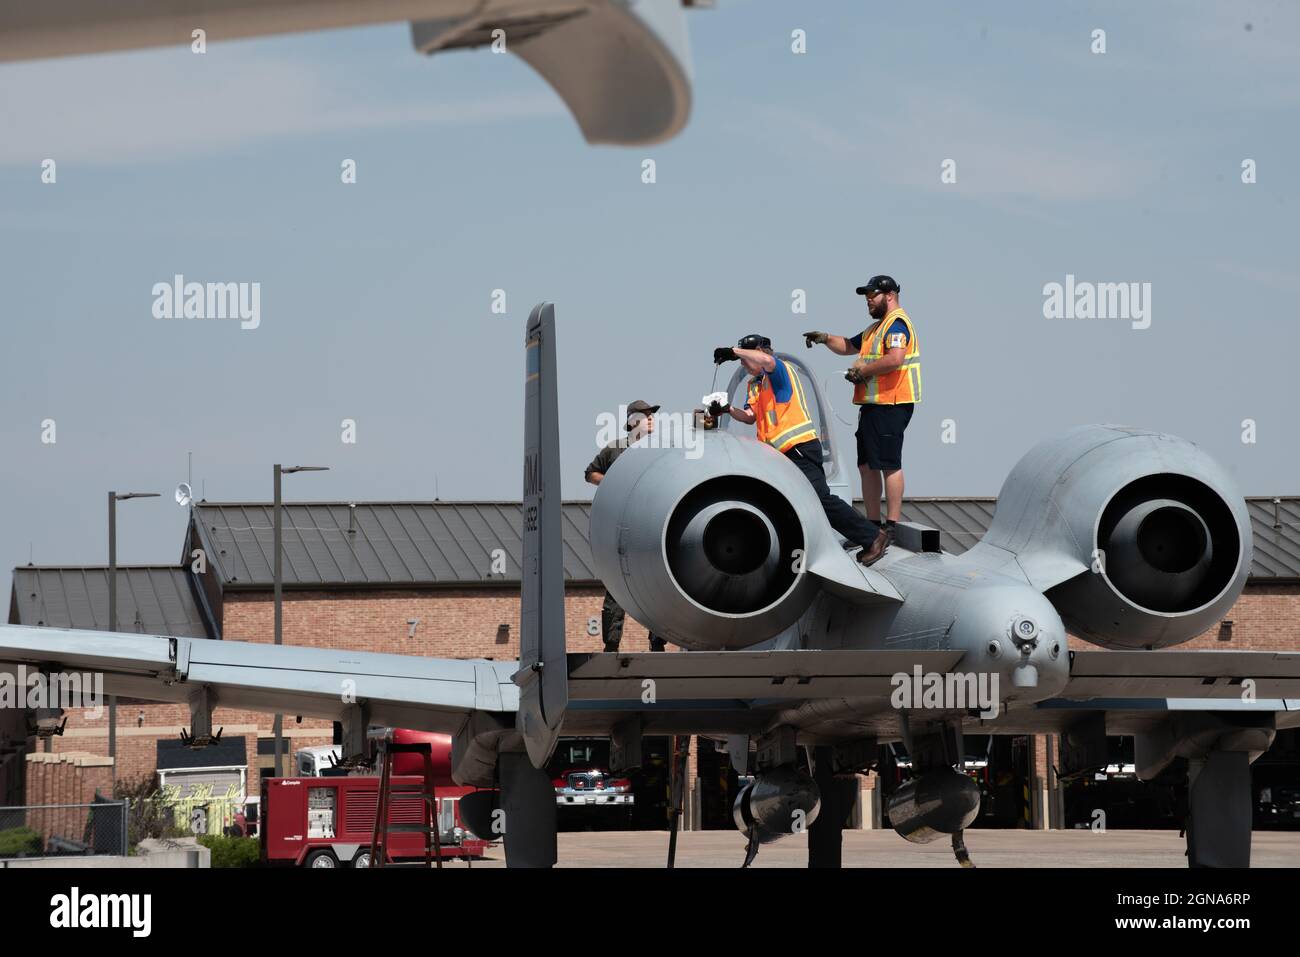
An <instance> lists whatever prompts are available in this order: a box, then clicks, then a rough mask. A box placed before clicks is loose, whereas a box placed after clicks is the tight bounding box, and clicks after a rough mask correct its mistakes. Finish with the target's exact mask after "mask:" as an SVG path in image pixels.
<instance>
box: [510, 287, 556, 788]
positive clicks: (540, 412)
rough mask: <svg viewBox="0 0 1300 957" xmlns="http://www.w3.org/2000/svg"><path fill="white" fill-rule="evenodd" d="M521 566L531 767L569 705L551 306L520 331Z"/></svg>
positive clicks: (522, 692) (522, 690) (520, 675)
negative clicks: (521, 349)
mask: <svg viewBox="0 0 1300 957" xmlns="http://www.w3.org/2000/svg"><path fill="white" fill-rule="evenodd" d="M524 355H525V360H524V495H523V530H522V532H523V539H524V547H523V570H522V572H521V574H520V610H519V623H520V627H519V671H518V672H516V673H515V683H516V684H517V685H519V731H520V733H521V734H522V736H523V739H524V744H525V746H526V747H527V748H528V757H529V759H530V760H531V761H532V763H533V766H534V767H538V768H540V767H542V766H543V765H545V764H546V761H547V760H548V759H549V758H550V756H551V752H552V751H553V750H554V749H555V741H556V738H557V737H558V736H559V732H560V723H561V721H563V719H564V710H565V708H566V707H567V706H568V703H569V685H568V674H567V673H566V659H565V646H564V564H563V563H564V554H563V546H562V541H561V537H560V536H561V528H560V522H561V520H562V515H561V511H560V462H559V457H560V422H559V403H558V401H557V397H556V384H555V306H553V305H552V304H551V303H549V302H543V303H539V304H538V305H537V306H535V307H533V311H532V313H531V314H530V315H529V317H528V327H527V332H526V334H525V337H524Z"/></svg>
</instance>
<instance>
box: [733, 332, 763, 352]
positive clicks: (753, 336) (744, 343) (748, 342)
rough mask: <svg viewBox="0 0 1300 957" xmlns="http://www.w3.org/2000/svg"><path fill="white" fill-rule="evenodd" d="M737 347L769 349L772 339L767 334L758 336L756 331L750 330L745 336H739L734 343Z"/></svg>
mask: <svg viewBox="0 0 1300 957" xmlns="http://www.w3.org/2000/svg"><path fill="white" fill-rule="evenodd" d="M736 348H737V349H771V348H772V340H771V339H769V338H768V337H767V336H760V335H759V334H758V333H757V332H751V333H750V334H749V335H747V336H741V337H740V341H739V342H737V343H736Z"/></svg>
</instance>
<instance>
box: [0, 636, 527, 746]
mask: <svg viewBox="0 0 1300 957" xmlns="http://www.w3.org/2000/svg"><path fill="white" fill-rule="evenodd" d="M0 662H6V663H12V664H14V665H19V664H24V665H27V666H28V668H29V669H34V668H48V669H50V670H57V671H60V672H94V673H100V674H103V675H104V693H105V694H117V695H124V696H129V697H136V698H143V699H146V700H150V701H170V702H189V701H193V700H194V699H195V698H196V696H197V695H199V694H200V693H201V692H204V691H206V692H210V693H211V694H210V696H211V697H212V698H214V699H215V704H216V705H217V706H219V707H230V708H247V709H249V710H253V711H264V712H268V713H285V714H294V715H304V716H310V717H313V718H324V719H327V720H332V721H341V720H343V719H344V717H345V716H346V715H347V713H348V712H349V710H350V709H351V707H352V706H353V705H354V704H359V705H361V706H362V707H363V708H364V709H365V713H366V716H367V718H368V720H369V721H370V722H372V723H375V724H384V725H389V726H392V727H402V728H414V729H418V730H423V731H442V732H447V733H452V732H455V731H457V730H459V729H460V728H461V727H462V726H464V725H465V723H466V722H467V721H468V719H469V716H470V714H471V713H472V712H475V711H482V712H492V713H503V712H504V713H510V715H511V720H513V712H514V711H515V710H516V709H517V707H518V705H519V693H518V688H517V687H516V686H515V684H514V683H513V682H512V681H511V680H510V676H511V674H512V673H513V672H514V670H515V668H516V667H517V665H516V663H515V662H513V661H481V660H480V661H457V660H451V659H440V658H418V657H414V656H408V655H389V654H377V653H374V652H363V651H349V650H344V649H334V648H305V647H300V646H293V645H280V646H278V647H277V646H276V645H267V644H262V643H259V642H246V641H217V640H213V639H208V638H172V637H166V636H154V635H132V634H123V633H115V632H102V631H83V630H66V629H60V628H35V627H27V626H22V625H3V626H0Z"/></svg>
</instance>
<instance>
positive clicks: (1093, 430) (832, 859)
mask: <svg viewBox="0 0 1300 957" xmlns="http://www.w3.org/2000/svg"><path fill="white" fill-rule="evenodd" d="M525 355H526V361H525V417H526V427H525V453H524V479H523V528H522V530H521V533H522V537H523V561H522V568H523V573H522V574H523V579H522V587H521V601H522V604H521V629H520V649H521V650H520V658H519V661H518V662H517V663H515V662H493V661H460V660H447V659H436V658H417V657H409V656H402V655H388V654H374V653H367V652H359V651H350V650H348V649H322V648H304V647H292V646H280V647H276V646H271V645H265V644H257V643H249V642H235V641H212V640H204V639H190V638H183V637H169V636H146V635H136V634H120V633H107V632H93V631H67V630H60V629H51V628H32V627H19V626H6V627H0V661H5V662H13V663H15V664H19V663H22V664H26V665H28V666H29V667H32V666H34V667H36V668H41V669H45V670H47V671H54V670H58V669H76V670H93V671H98V672H102V673H103V674H104V675H105V690H106V691H107V693H110V694H119V695H129V696H131V697H138V698H145V699H151V700H159V701H173V702H183V703H188V705H189V707H190V710H191V722H192V728H191V729H190V734H189V738H190V740H192V741H193V743H194V745H195V746H202V745H203V744H204V743H205V742H207V741H210V740H211V739H212V737H213V733H212V732H213V729H212V709H213V708H214V707H217V706H218V705H222V706H227V707H233V708H247V709H252V710H261V711H267V712H278V713H290V714H300V715H310V716H313V717H320V718H327V719H332V720H335V721H340V722H342V724H343V728H344V748H345V751H346V752H347V753H349V754H359V753H362V751H363V749H364V745H365V735H366V729H367V727H368V726H370V725H373V724H385V725H391V726H400V727H407V728H418V729H425V730H431V731H443V732H448V733H450V734H452V735H453V748H452V763H453V776H454V777H455V779H456V780H457V781H459V782H461V783H462V784H466V785H477V786H481V787H483V788H488V789H493V790H491V791H485V792H483V793H484V794H485V795H486V797H485V800H486V801H490V802H495V804H496V805H497V806H499V808H500V809H501V810H503V811H504V812H505V814H504V818H503V820H504V825H505V828H504V840H505V848H506V859H507V863H508V864H509V865H511V866H550V865H551V864H553V863H554V862H555V860H556V839H555V801H554V793H553V790H552V786H551V782H550V780H549V777H548V775H547V774H546V773H545V772H544V770H542V768H543V767H544V765H545V763H546V760H547V758H548V757H549V756H550V754H551V752H552V750H553V748H554V746H555V742H556V740H557V738H558V736H559V735H560V734H568V735H592V734H600V735H609V736H610V738H611V743H612V748H611V751H612V753H613V756H614V764H615V768H616V769H621V768H627V767H635V766H637V765H638V764H639V763H640V741H641V736H642V735H644V734H701V735H705V736H708V737H711V738H714V739H716V740H720V741H725V742H726V745H727V748H728V750H729V752H730V755H731V760H732V762H733V764H735V766H736V767H737V769H738V770H740V771H742V772H744V773H746V774H748V775H753V781H752V783H751V784H749V785H748V786H747V787H746V788H745V789H744V790H743V791H742V792H741V794H740V795H739V797H738V799H737V802H736V808H735V815H736V819H737V823H738V826H739V827H740V828H741V829H742V830H743V831H744V832H745V833H746V835H747V837H748V852H749V853H748V856H747V860H748V858H749V857H752V855H753V853H754V852H755V851H756V850H757V848H758V846H759V845H760V844H762V843H764V842H767V841H771V840H775V839H777V838H779V837H781V836H783V835H786V834H790V833H793V832H796V831H799V830H801V829H802V828H804V827H807V828H808V833H809V863H810V865H813V866H836V865H838V863H839V860H840V850H839V849H840V827H841V825H842V821H843V819H844V816H845V814H844V812H845V811H846V806H845V804H844V801H845V799H846V791H847V790H848V789H846V788H845V787H844V786H843V783H844V782H846V781H851V780H853V778H852V775H853V774H855V773H856V772H860V771H865V770H867V769H869V768H871V767H873V766H877V765H878V763H879V762H880V761H881V760H882V757H881V755H882V750H881V746H882V745H887V744H890V743H892V742H902V743H903V744H904V745H905V746H906V748H907V750H908V753H909V756H910V759H911V762H912V779H911V780H910V781H909V782H908V783H907V784H905V785H903V786H902V787H899V788H897V789H896V790H894V791H893V792H892V793H891V794H889V795H888V797H887V806H888V810H889V814H890V818H891V822H892V823H893V825H894V827H895V829H896V830H897V831H898V832H899V833H900V834H901V835H902V836H904V837H905V838H907V839H909V840H911V841H916V842H925V841H930V840H934V839H936V838H939V837H942V836H950V837H951V839H952V842H953V848H954V851H955V853H956V855H957V858H958V860H960V861H962V862H963V863H966V862H967V861H968V857H967V855H966V854H965V849H964V846H963V844H962V831H963V829H964V828H965V827H966V826H967V825H969V824H970V823H971V821H972V820H973V818H974V816H975V815H976V813H977V812H978V807H979V796H978V794H977V793H976V791H975V786H974V784H973V782H971V781H970V780H969V779H968V778H966V777H965V776H964V775H962V774H961V773H960V772H959V771H958V770H957V769H958V767H959V766H960V764H961V762H962V759H963V755H962V748H961V735H962V734H963V732H970V733H978V734H1031V733H1034V734H1036V733H1055V734H1060V735H1062V736H1063V737H1062V742H1063V744H1062V754H1061V768H1060V770H1061V772H1062V773H1065V774H1069V773H1074V772H1079V771H1082V770H1084V769H1087V768H1093V767H1100V766H1102V765H1104V764H1105V763H1106V760H1107V758H1106V753H1105V744H1106V736H1107V735H1120V734H1123V735H1133V736H1134V737H1135V739H1136V764H1137V770H1138V774H1139V776H1141V777H1143V778H1151V777H1152V776H1154V775H1155V774H1157V773H1158V772H1159V771H1160V770H1161V769H1163V768H1164V767H1166V766H1167V765H1169V764H1170V763H1171V762H1172V761H1173V760H1174V759H1175V758H1179V757H1182V758H1185V759H1187V760H1188V762H1189V778H1190V782H1191V783H1190V794H1189V804H1190V815H1189V823H1188V828H1187V846H1188V857H1189V863H1191V864H1192V865H1194V866H1196V865H1200V866H1244V865H1247V864H1248V863H1249V860H1250V839H1251V808H1250V762H1251V761H1253V760H1254V759H1255V758H1256V757H1258V755H1259V754H1260V753H1262V752H1263V751H1264V750H1266V749H1267V748H1268V747H1269V745H1270V743H1271V742H1272V740H1273V737H1274V734H1275V732H1276V730H1277V729H1279V728H1283V727H1294V726H1297V725H1300V653H1296V654H1281V653H1272V652H1238V651H1195V652H1180V651H1169V650H1163V649H1166V648H1168V647H1169V646H1172V645H1176V644H1178V643H1180V642H1184V641H1187V640H1188V639H1190V638H1192V637H1193V636H1195V635H1197V634H1200V633H1202V632H1204V631H1205V630H1206V628H1207V627H1209V626H1210V625H1211V624H1212V623H1213V622H1214V621H1216V620H1218V619H1219V618H1220V617H1221V616H1222V615H1223V614H1224V613H1225V612H1227V610H1228V609H1229V608H1230V607H1231V606H1232V604H1233V602H1234V601H1235V599H1236V598H1237V596H1238V594H1239V593H1240V592H1241V589H1242V587H1243V585H1244V583H1245V580H1246V576H1247V571H1248V567H1249V560H1250V551H1251V533H1250V524H1249V521H1248V519H1247V514H1246V508H1245V503H1244V501H1243V500H1242V498H1241V496H1240V495H1238V494H1237V492H1236V491H1235V490H1234V488H1233V483H1232V481H1231V479H1230V478H1229V477H1228V475H1227V474H1226V473H1225V472H1224V471H1223V470H1222V469H1221V468H1220V467H1219V466H1218V465H1217V464H1216V463H1215V462H1214V461H1212V460H1211V459H1210V458H1209V457H1208V456H1207V455H1205V453H1203V452H1202V451H1200V450H1199V449H1198V448H1197V447H1196V446H1194V445H1192V444H1190V443H1188V442H1185V441H1183V440H1182V439H1178V438H1174V437H1173V436H1169V435H1162V434H1159V433H1155V432H1148V431H1145V430H1141V429H1133V428H1126V427H1117V426H1088V427H1084V428H1077V429H1072V430H1070V431H1068V432H1065V433H1064V434H1062V435H1061V436H1059V437H1057V438H1054V439H1049V440H1047V441H1045V442H1042V443H1040V444H1039V445H1037V446H1035V447H1034V448H1033V449H1032V450H1030V452H1029V453H1028V454H1026V455H1025V457H1024V458H1023V459H1022V460H1021V461H1020V462H1019V463H1018V464H1017V465H1016V466H1015V468H1014V469H1013V470H1012V471H1011V474H1010V475H1009V476H1008V478H1007V480H1006V482H1005V484H1004V485H1003V487H1002V490H1001V494H1000V495H999V496H998V502H997V509H996V513H995V516H994V519H993V522H992V525H991V527H990V529H989V531H988V533H987V534H986V535H985V536H984V538H983V540H982V541H981V542H980V543H979V544H977V545H976V546H975V547H974V548H972V549H971V550H969V551H968V552H966V553H965V554H963V555H960V556H953V555H950V554H947V553H945V552H943V551H942V549H941V547H940V542H939V534H938V532H937V531H936V530H934V529H926V528H922V527H919V526H906V527H902V528H901V529H900V536H899V540H898V543H897V544H896V545H894V546H892V547H891V548H890V550H889V552H888V553H887V554H886V556H885V557H884V558H883V559H882V560H881V561H879V562H878V563H877V564H875V565H874V566H872V567H871V568H869V569H866V568H863V567H862V566H861V565H859V564H858V563H857V562H855V561H854V560H853V559H852V558H851V557H850V556H849V555H848V553H847V552H846V551H845V549H844V547H843V543H842V542H841V541H840V540H839V538H838V536H836V535H835V534H834V533H833V532H832V530H831V528H830V527H829V525H828V524H827V522H826V519H825V516H824V514H823V512H822V510H821V508H820V506H819V504H818V501H817V498H816V496H815V494H814V493H813V491H812V488H811V487H810V486H809V484H808V482H807V480H806V479H805V478H804V477H803V475H802V474H801V473H800V472H799V471H798V470H797V469H796V468H795V467H794V466H793V465H792V464H791V463H790V462H789V461H788V460H786V459H785V457H784V456H782V455H780V454H778V453H777V452H776V451H775V450H773V449H771V448H770V447H768V446H765V445H762V444H760V443H758V442H757V441H755V440H753V439H749V438H743V437H740V436H737V435H735V434H731V433H729V432H727V431H724V430H717V431H709V432H705V433H704V434H703V435H702V436H700V437H701V438H702V442H703V444H702V446H698V447H696V448H694V449H692V448H663V447H660V448H656V447H652V446H651V445H650V444H649V442H647V441H644V440H643V441H642V442H641V443H638V444H637V445H634V446H633V447H632V448H630V449H628V451H627V452H625V453H624V454H623V455H622V456H621V457H620V458H619V461H618V463H617V464H616V467H615V468H612V469H611V470H610V472H609V474H608V475H607V476H606V478H605V481H604V482H602V483H601V485H600V487H599V489H598V490H597V492H596V497H595V499H594V502H593V506H592V514H591V547H592V554H593V558H594V560H595V563H596V567H597V569H598V571H599V574H600V576H601V578H602V579H603V580H604V582H605V584H606V586H607V587H608V588H609V590H610V591H611V592H612V593H613V594H614V596H615V597H616V598H617V599H618V601H619V603H620V604H622V605H623V607H624V608H625V609H627V611H628V612H629V613H630V614H632V615H633V616H634V617H635V618H637V619H638V620H639V621H641V622H642V623H643V624H645V625H646V626H647V627H649V628H650V629H651V630H652V631H654V632H655V633H656V634H659V635H663V636H664V637H665V638H667V639H669V640H670V641H672V642H674V643H675V644H677V645H679V646H680V647H681V648H683V649H686V650H685V651H684V652H682V653H676V654H672V653H670V654H649V653H646V654H621V653H617V654H605V653H600V654H572V655H570V654H567V651H566V648H565V639H564V587H563V579H562V572H561V567H562V562H561V555H560V549H561V548H562V541H561V514H560V480H559V461H558V455H559V451H558V450H559V421H558V411H557V408H558V406H557V401H556V386H557V383H556V371H555V369H556V365H555V317H554V308H553V306H551V305H550V304H547V303H543V304H541V305H539V306H537V307H536V308H535V309H534V310H533V312H532V314H531V315H530V317H529V319H528V324H527V330H526V334H525ZM784 358H787V359H789V360H790V361H792V362H795V363H796V364H799V363H798V360H797V359H794V358H793V357H791V356H785V357H784ZM733 385H734V383H733ZM813 394H814V397H815V399H816V404H817V406H818V409H817V410H816V414H817V416H818V417H819V419H821V420H822V421H823V422H824V420H825V414H824V413H825V410H824V407H823V403H822V400H821V396H820V394H818V393H817V392H816V390H815V389H814V390H813ZM822 432H823V435H825V436H827V437H828V438H829V435H830V430H827V429H823V430H822ZM830 454H831V456H832V457H833V449H832V451H831V453H830ZM1067 629H1068V631H1069V632H1070V633H1073V634H1074V635H1077V636H1079V637H1080V638H1083V639H1086V640H1087V641H1088V642H1090V643H1092V644H1095V645H1098V646H1100V647H1101V648H1105V649H1111V650H1105V651H1071V650H1070V649H1069V648H1068V647H1067V637H1066V636H1067ZM900 679H901V680H900ZM909 679H911V680H909ZM909 690H913V691H914V693H913V694H911V695H910V696H909V695H908V694H907V693H906V692H908V691H909ZM38 721H42V722H45V725H46V727H47V728H48V726H49V724H50V723H51V722H54V721H57V715H56V714H39V715H38ZM810 768H811V772H810V770H809V769H810ZM466 800H467V801H468V800H469V799H468V798H467V799H466ZM471 803H472V802H471ZM480 803H482V802H480ZM823 803H825V804H827V805H828V806H829V812H827V813H819V812H822V810H823V809H822V804H823ZM476 813H477V812H476Z"/></svg>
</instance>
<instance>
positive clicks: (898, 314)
mask: <svg viewBox="0 0 1300 957" xmlns="http://www.w3.org/2000/svg"><path fill="white" fill-rule="evenodd" d="M895 319H902V320H903V322H904V323H905V324H906V325H907V352H905V353H904V354H903V364H902V365H901V366H899V367H898V368H897V369H895V370H894V371H893V372H887V373H885V374H884V375H873V376H872V377H871V378H870V379H868V380H867V381H866V382H859V383H857V384H856V385H855V386H854V387H853V404H854V405H866V404H867V403H875V404H877V405H897V404H898V403H900V402H920V401H921V344H920V343H919V342H917V340H916V330H915V329H913V328H912V320H911V318H910V317H909V316H908V314H907V313H905V312H904V311H903V310H902V309H891V310H889V312H888V313H886V314H885V318H883V319H881V320H880V321H879V322H877V323H876V324H875V325H874V326H872V327H871V328H869V329H867V331H866V332H864V333H863V334H862V348H861V349H860V350H859V351H858V358H859V359H861V360H862V361H864V362H871V361H872V360H874V359H883V358H884V356H885V353H887V352H888V351H889V350H888V349H886V348H885V334H886V333H887V332H888V331H889V327H890V326H892V325H893V324H894V320H895Z"/></svg>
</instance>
